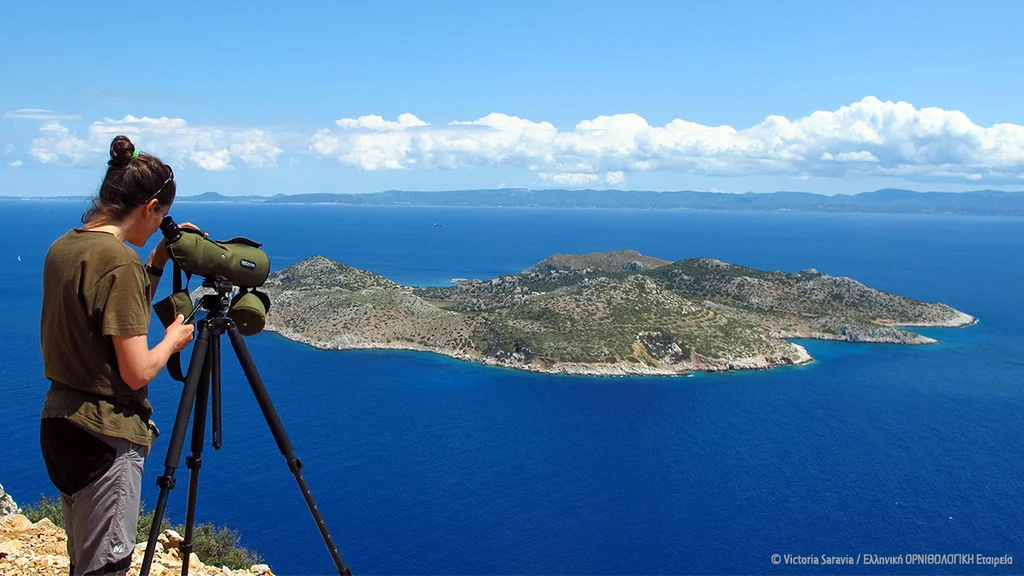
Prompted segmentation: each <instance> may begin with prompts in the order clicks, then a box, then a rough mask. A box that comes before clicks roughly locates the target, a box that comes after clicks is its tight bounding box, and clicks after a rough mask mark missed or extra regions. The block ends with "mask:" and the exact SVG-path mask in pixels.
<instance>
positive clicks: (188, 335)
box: [164, 314, 195, 352]
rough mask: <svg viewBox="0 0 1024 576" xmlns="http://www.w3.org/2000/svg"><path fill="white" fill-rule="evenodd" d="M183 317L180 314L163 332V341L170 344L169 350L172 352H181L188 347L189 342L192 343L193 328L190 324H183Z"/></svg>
mask: <svg viewBox="0 0 1024 576" xmlns="http://www.w3.org/2000/svg"><path fill="white" fill-rule="evenodd" d="M184 322H185V317H184V316H182V315H181V314H178V316H177V317H176V318H175V319H174V322H171V324H170V325H169V326H167V330H165V331H164V340H165V341H167V342H169V343H170V344H171V349H172V350H174V352H181V351H182V350H184V349H185V347H186V346H188V344H189V342H191V341H192V338H193V335H194V334H195V327H194V326H193V325H192V324H185V323H184Z"/></svg>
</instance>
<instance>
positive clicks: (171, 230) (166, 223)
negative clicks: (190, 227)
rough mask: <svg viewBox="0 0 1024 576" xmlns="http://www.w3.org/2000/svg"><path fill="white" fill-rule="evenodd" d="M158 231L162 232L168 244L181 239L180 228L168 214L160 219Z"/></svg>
mask: <svg viewBox="0 0 1024 576" xmlns="http://www.w3.org/2000/svg"><path fill="white" fill-rule="evenodd" d="M160 231H161V232H163V235H164V238H166V239H167V243H168V244H174V243H175V242H177V241H178V240H181V228H179V227H178V224H177V223H176V222H175V221H174V218H171V217H170V216H164V219H163V220H161V221H160Z"/></svg>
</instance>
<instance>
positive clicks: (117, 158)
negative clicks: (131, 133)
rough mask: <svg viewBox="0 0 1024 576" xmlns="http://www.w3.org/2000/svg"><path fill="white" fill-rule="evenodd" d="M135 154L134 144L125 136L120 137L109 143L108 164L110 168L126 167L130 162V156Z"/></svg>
mask: <svg viewBox="0 0 1024 576" xmlns="http://www.w3.org/2000/svg"><path fill="white" fill-rule="evenodd" d="M134 153H135V144H132V141H131V140H129V139H128V137H127V136H124V135H121V136H117V137H115V138H114V141H113V142H111V143H110V162H109V163H108V164H110V165H111V166H126V165H127V164H128V162H131V159H132V154H134Z"/></svg>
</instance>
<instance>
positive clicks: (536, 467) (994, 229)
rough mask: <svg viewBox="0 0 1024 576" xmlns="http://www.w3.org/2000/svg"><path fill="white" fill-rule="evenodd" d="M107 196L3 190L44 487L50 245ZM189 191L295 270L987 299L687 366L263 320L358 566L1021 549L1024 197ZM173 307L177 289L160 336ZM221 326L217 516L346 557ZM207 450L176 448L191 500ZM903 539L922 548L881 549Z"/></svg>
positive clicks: (630, 565)
mask: <svg viewBox="0 0 1024 576" xmlns="http://www.w3.org/2000/svg"><path fill="white" fill-rule="evenodd" d="M83 208H84V201H67V200H63V201H58V200H51V201H42V200H38V201H36V200H33V201H25V200H21V201H18V200H4V201H0V359H2V363H0V366H2V372H3V381H2V382H3V383H2V384H0V386H2V388H0V390H2V398H3V401H2V402H0V432H2V436H3V440H2V442H0V444H2V447H0V450H2V457H0V483H2V484H3V486H4V487H5V488H6V489H7V491H8V492H10V493H11V494H12V495H14V497H15V499H16V500H18V501H20V502H21V503H30V502H32V501H34V500H37V499H38V497H39V496H40V495H41V494H46V495H55V493H56V492H55V489H54V488H53V487H52V485H51V484H50V482H49V480H48V478H47V475H46V472H45V470H44V467H43V463H42V459H41V457H40V455H39V448H38V417H39V409H40V407H41V405H42V401H43V397H44V393H45V390H46V389H47V382H46V381H45V380H44V379H43V377H42V363H41V359H40V351H39V344H38V323H39V310H40V284H41V270H42V262H43V258H44V255H45V253H46V250H47V247H48V246H49V244H50V243H51V242H52V241H53V240H54V239H55V238H57V237H58V236H60V235H61V234H62V233H63V232H65V231H66V230H68V229H69V228H71V227H73V226H75V225H77V224H78V223H79V217H80V215H81V213H82V211H83ZM171 213H172V215H173V216H174V217H175V218H176V219H177V221H178V222H186V221H188V222H193V223H195V224H197V225H199V226H200V227H201V228H203V229H204V230H206V231H207V232H208V233H209V234H210V237H211V238H215V239H229V238H232V237H234V236H245V237H248V238H250V239H253V240H255V241H258V242H261V243H263V248H264V249H265V250H266V252H267V254H268V255H269V256H270V259H271V262H272V267H273V269H275V270H278V269H281V268H283V267H285V266H288V265H290V264H293V263H295V262H298V261H300V260H302V259H304V258H307V257H310V256H313V255H316V254H320V255H323V256H326V257H328V258H332V259H335V260H337V261H340V262H343V263H345V264H348V265H351V266H355V267H358V268H363V269H366V270H370V271H372V272H376V273H378V274H382V275H384V276H386V277H388V278H390V279H392V280H394V281H396V282H400V283H402V284H406V285H418V286H434V285H447V284H449V282H450V280H451V279H452V278H480V279H487V278H492V277H495V276H498V275H502V274H511V273H516V272H519V271H522V270H523V269H525V268H528V267H530V266H532V265H534V264H536V263H537V262H539V261H541V260H542V259H544V258H546V257H548V256H551V255H553V254H556V253H585V252H595V251H605V250H621V249H633V250H638V251H640V252H641V253H643V254H645V255H648V256H653V257H657V258H663V259H666V260H679V259H684V258H692V257H710V258H717V259H720V260H724V261H727V262H732V263H735V264H740V265H744V266H749V267H753V268H759V269H766V270H781V271H786V272H796V271H799V270H803V269H806V268H815V269H817V270H819V271H821V272H824V273H827V274H831V275H836V276H849V277H852V278H854V279H856V280H858V281H860V282H862V283H864V284H866V285H868V286H871V287H873V288H877V289H879V290H884V291H888V292H893V293H895V294H899V295H902V296H906V297H909V298H914V299H917V300H923V301H927V302H943V303H946V304H948V305H950V306H953V307H954V308H956V309H958V310H961V311H963V312H966V313H968V314H971V315H973V316H975V317H977V318H978V323H976V324H974V325H972V326H969V327H965V328H955V329H954V328H928V329H920V330H918V331H919V332H920V333H923V334H926V335H928V336H931V337H934V338H936V339H938V340H939V341H940V342H941V343H939V344H935V345H929V346H901V345H884V344H851V343H841V342H824V341H799V343H800V344H801V345H803V346H805V347H806V348H807V349H808V351H809V352H810V353H811V354H812V355H813V356H814V358H815V359H816V361H815V362H814V363H812V364H809V365H806V366H800V367H788V368H777V369H772V370H768V371H757V372H737V373H729V374H694V375H692V376H678V377H603V378H602V377H583V376H554V375H543V374H533V373H525V372H519V371H514V370H509V369H503V368H493V367H485V366H482V365H478V364H475V363H467V362H463V361H458V360H454V359H450V358H447V357H443V356H439V355H434V354H430V353H417V352H404V351H343V352H341V351H323V350H317V349H314V348H311V347H308V346H305V345H302V344H298V343H295V342H291V341H289V340H286V339H284V338H282V337H280V336H278V335H276V334H273V333H261V334H258V335H255V336H252V337H249V338H247V344H248V348H249V350H250V352H251V354H252V356H253V359H254V361H255V364H256V366H257V368H258V369H259V371H260V374H261V375H262V378H263V380H264V382H265V384H266V387H267V390H268V393H269V396H270V398H271V400H272V401H273V403H274V405H275V407H276V409H277V411H278V413H279V415H280V419H281V422H282V424H283V426H284V429H285V430H286V432H287V434H288V436H289V437H290V439H291V442H292V445H293V447H294V452H295V454H296V455H297V456H298V457H299V458H300V459H301V461H302V463H303V468H302V471H303V473H304V475H305V478H306V480H307V481H308V483H309V486H310V488H311V491H312V494H313V497H314V498H315V499H316V502H317V505H318V506H319V509H320V510H321V512H322V514H323V517H324V519H325V521H326V524H327V526H328V528H329V530H330V532H331V534H332V536H333V538H334V541H335V542H336V544H337V545H338V550H339V551H340V553H341V555H342V557H343V558H344V560H345V562H346V563H347V564H348V565H349V566H351V568H352V569H353V571H354V572H355V573H357V574H587V575H596V574H819V573H846V574H893V573H900V574H903V573H911V574H917V573H927V574H934V573H949V574H1011V573H1024V337H1022V327H1024V306H1022V304H1021V301H1022V296H1024V294H1022V287H1024V266H1022V253H1024V219H1019V218H998V217H968V216H938V215H867V214H812V213H742V212H729V213H726V212H696V211H629V210H544V209H525V208H523V209H512V208H504V209H499V208H458V209H455V208H417V207H351V206H338V205H257V204H241V203H238V204H232V203H225V204H203V203H187V202H179V203H178V204H176V205H175V206H174V207H173V210H172V212H171ZM156 240H157V239H156V238H155V237H154V238H153V239H151V241H150V243H149V245H148V246H147V247H146V248H144V249H140V253H141V254H143V255H145V254H148V252H149V250H150V249H151V248H152V247H153V245H155V242H156ZM168 288H169V282H167V281H166V279H165V282H164V286H162V287H161V293H160V296H162V295H164V294H166V293H167V290H168ZM162 333H163V330H162V328H161V327H160V325H159V323H158V322H157V321H156V319H155V317H154V319H153V326H152V329H151V334H150V339H151V341H152V342H153V343H155V342H156V341H158V340H159V338H160V337H161V336H162ZM223 350H224V357H223V359H222V364H223V368H222V372H223V384H222V386H223V408H224V419H223V438H224V443H223V447H222V448H221V449H220V450H213V449H212V448H211V447H210V444H209V441H207V443H206V448H205V449H204V451H203V453H202V456H203V466H202V469H201V474H200V478H199V479H200V482H199V494H198V500H197V515H198V520H199V521H200V522H212V523H214V524H217V525H226V526H228V527H231V528H233V529H234V530H237V532H238V534H239V537H240V543H241V545H242V546H245V547H248V548H252V549H255V550H257V551H258V552H259V553H260V554H261V555H262V556H263V558H264V559H265V561H266V562H267V563H268V564H269V565H270V566H271V567H272V569H273V570H274V572H275V573H276V574H279V575H303V574H331V573H336V572H335V570H334V564H333V563H332V560H331V556H330V554H329V553H328V551H327V548H326V547H325V545H324V542H323V540H322V539H321V537H320V533H319V532H318V530H317V527H316V525H315V523H314V522H313V518H312V516H311V515H310V513H309V510H308V509H307V507H306V504H305V502H304V500H303V497H302V494H301V493H300V490H299V489H298V486H297V484H296V482H295V479H294V477H293V476H292V475H291V473H290V472H289V470H288V468H287V466H286V463H285V460H284V457H283V456H282V454H281V451H280V450H279V448H278V446H277V444H276V443H275V441H274V438H273V436H272V435H271V433H270V429H269V427H268V425H267V422H266V420H265V419H264V418H263V416H262V414H261V412H260V411H259V408H258V406H257V404H256V401H255V398H254V395H253V393H252V391H251V389H250V388H249V386H248V384H247V383H246V381H245V379H244V377H243V375H242V373H241V371H240V369H239V365H238V362H237V359H236V358H235V357H234V354H233V353H232V352H231V347H230V346H227V345H225V346H224V347H223ZM150 397H151V400H152V402H153V404H154V405H155V407H156V411H157V413H156V415H155V417H154V418H155V420H156V422H157V424H158V425H159V426H160V427H161V429H162V431H163V435H162V436H161V438H160V439H159V440H158V441H157V444H156V446H155V447H154V450H153V453H152V454H151V455H150V457H149V459H148V460H147V462H146V476H145V481H144V499H145V502H146V504H147V506H149V507H152V506H153V505H154V504H155V503H156V500H157V496H158V494H159V489H158V488H157V486H156V483H155V482H156V477H157V476H158V475H160V474H162V473H163V472H164V467H165V465H166V464H167V462H165V458H166V452H167V445H168V440H169V438H170V431H171V427H172V421H173V415H174V413H175V411H176V409H177V405H178V402H179V400H180V397H181V385H180V384H178V383H177V382H175V381H173V380H171V379H170V378H168V377H167V376H166V375H165V374H164V375H161V376H160V377H158V378H157V379H156V380H155V381H154V382H153V383H152V384H151V385H150ZM173 464H174V463H172V465H173ZM188 474H189V470H188V469H187V468H186V467H185V466H184V463H183V462H182V463H180V465H179V467H178V468H177V469H176V477H177V479H178V484H177V486H178V487H177V488H175V489H174V490H173V491H171V493H170V504H169V508H168V517H169V518H170V519H171V520H172V522H175V523H181V522H183V521H184V509H185V500H186V494H187V478H188ZM957 555H959V556H957ZM884 557H890V558H893V559H898V560H899V561H900V562H901V563H900V564H893V565H888V564H885V565H880V564H878V563H872V561H874V560H880V559H882V558H884ZM830 560H831V561H833V562H838V561H842V562H851V563H853V565H846V564H831V563H828V561H830ZM890 561H893V560H890ZM854 562H856V563H854ZM989 562H991V563H995V562H1004V563H1003V564H990V563H989ZM1010 562H1012V563H1010Z"/></svg>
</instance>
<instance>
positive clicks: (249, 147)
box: [30, 116, 282, 170]
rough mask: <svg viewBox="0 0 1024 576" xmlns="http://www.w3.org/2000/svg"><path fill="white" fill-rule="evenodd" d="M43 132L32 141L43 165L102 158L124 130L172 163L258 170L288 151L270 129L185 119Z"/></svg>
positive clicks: (51, 125) (130, 119) (49, 127)
mask: <svg viewBox="0 0 1024 576" xmlns="http://www.w3.org/2000/svg"><path fill="white" fill-rule="evenodd" d="M40 132H42V136H40V137H39V138H36V139H35V140H33V141H32V148H31V150H30V153H31V154H32V156H33V157H34V158H36V159H37V160H39V161H40V162H43V163H56V162H68V163H71V164H82V163H84V162H86V161H89V162H95V161H99V160H102V159H103V158H104V157H106V155H107V154H108V151H109V149H110V142H111V140H113V139H114V137H115V136H117V135H118V134H124V135H126V136H128V137H129V138H131V139H132V142H133V143H134V144H135V146H136V147H137V148H138V149H139V150H141V151H143V152H147V153H150V154H154V155H156V156H158V157H160V159H162V160H163V161H165V162H167V163H169V164H172V165H182V164H191V165H194V166H198V167H199V168H202V169H204V170H229V169H231V168H233V167H234V164H233V162H234V161H236V160H237V161H240V162H241V163H243V164H245V165H247V166H250V167H254V168H263V167H269V166H275V165H276V162H277V156H278V155H279V154H281V152H282V150H281V148H279V147H278V146H277V145H276V144H275V141H274V137H273V136H272V135H271V134H270V133H268V132H266V131H264V130H259V129H238V128H220V127H215V126H191V125H189V124H188V123H187V122H186V121H185V120H183V119H181V118H149V117H141V118H136V117H135V116H125V117H124V118H122V119H120V120H112V119H110V118H105V119H103V120H100V121H97V122H93V123H92V124H90V125H89V128H88V134H87V135H86V136H84V137H81V138H79V137H78V135H77V134H75V133H72V132H71V131H70V130H69V129H68V128H66V127H65V126H63V125H61V124H60V123H58V122H47V123H46V124H43V126H42V127H40Z"/></svg>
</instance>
